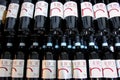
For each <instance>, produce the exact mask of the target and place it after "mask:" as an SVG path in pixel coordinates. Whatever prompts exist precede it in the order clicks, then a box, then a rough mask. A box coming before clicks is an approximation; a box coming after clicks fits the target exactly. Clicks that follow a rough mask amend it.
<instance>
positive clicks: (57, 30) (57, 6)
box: [50, 0, 63, 35]
mask: <svg viewBox="0 0 120 80" xmlns="http://www.w3.org/2000/svg"><path fill="white" fill-rule="evenodd" d="M62 24H63V3H62V1H61V0H51V3H50V31H51V32H52V34H53V35H60V34H62V31H61V27H62Z"/></svg>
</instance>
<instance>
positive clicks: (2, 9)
mask: <svg viewBox="0 0 120 80" xmlns="http://www.w3.org/2000/svg"><path fill="white" fill-rule="evenodd" d="M5 10H6V6H3V5H0V20H2V19H3V16H4V12H5Z"/></svg>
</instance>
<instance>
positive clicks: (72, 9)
mask: <svg viewBox="0 0 120 80" xmlns="http://www.w3.org/2000/svg"><path fill="white" fill-rule="evenodd" d="M68 16H76V17H78V8H77V3H76V2H74V1H68V2H66V3H65V4H64V18H66V17H68Z"/></svg>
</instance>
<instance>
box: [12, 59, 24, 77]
mask: <svg viewBox="0 0 120 80" xmlns="http://www.w3.org/2000/svg"><path fill="white" fill-rule="evenodd" d="M23 75H24V60H17V59H15V60H13V66H12V77H13V78H23Z"/></svg>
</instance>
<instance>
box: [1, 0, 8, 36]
mask: <svg viewBox="0 0 120 80" xmlns="http://www.w3.org/2000/svg"><path fill="white" fill-rule="evenodd" d="M6 5H7V2H6V0H1V1H0V34H2V33H3V29H4V27H3V25H4V17H5V11H6Z"/></svg>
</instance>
